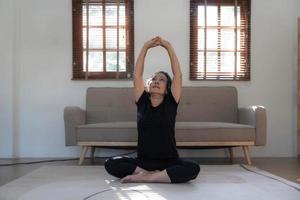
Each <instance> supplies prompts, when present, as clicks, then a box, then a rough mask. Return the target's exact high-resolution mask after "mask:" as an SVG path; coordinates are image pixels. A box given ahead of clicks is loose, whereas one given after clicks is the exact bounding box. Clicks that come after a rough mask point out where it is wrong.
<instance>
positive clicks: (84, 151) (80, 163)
mask: <svg viewBox="0 0 300 200" xmlns="http://www.w3.org/2000/svg"><path fill="white" fill-rule="evenodd" d="M88 148H89V147H88V146H82V147H81V152H80V158H79V165H82V163H83V161H84V158H85V154H86V152H87V150H88Z"/></svg>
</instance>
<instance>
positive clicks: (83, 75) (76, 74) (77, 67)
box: [72, 0, 134, 80]
mask: <svg viewBox="0 0 300 200" xmlns="http://www.w3.org/2000/svg"><path fill="white" fill-rule="evenodd" d="M86 2H88V4H87V5H90V4H102V6H104V8H105V5H107V4H117V5H119V4H124V5H125V18H126V19H125V20H126V23H125V24H126V25H125V35H126V44H125V50H120V49H118V47H117V49H107V48H106V46H105V44H106V41H105V31H103V52H106V51H112V50H114V52H118V51H119V52H126V58H125V59H126V64H125V65H126V66H125V67H126V71H119V65H118V62H119V59H118V58H117V71H116V72H107V71H105V69H106V65H105V64H104V66H103V70H104V72H91V71H90V72H85V71H87V70H85V71H84V67H86V66H83V35H82V29H83V22H82V9H83V8H82V5H83V4H85V5H86ZM87 7H88V6H87ZM102 10H103V14H104V13H105V9H102ZM103 14H102V17H103V18H104V15H103ZM72 19H73V74H72V80H99V79H115V80H118V79H132V76H133V69H134V27H133V26H134V5H133V0H72ZM118 25H119V24H118ZM102 26H103V30H105V28H107V27H110V26H106V24H105V20H103V24H102ZM114 27H116V26H114ZM117 27H118V26H117ZM121 27H122V26H121V25H119V28H121ZM119 28H117V31H118V32H119ZM117 35H118V34H117ZM117 40H118V41H119V38H117ZM87 43H88V37H87ZM117 43H119V42H117ZM117 46H118V45H117ZM87 49H88V50H87V51H90V50H89V47H88V46H87ZM118 54H119V53H117V55H118ZM105 55H106V54H105V53H104V56H103V62H104V63H105V62H106V60H105V59H106V56H105ZM87 62H88V60H87ZM87 65H88V64H87Z"/></svg>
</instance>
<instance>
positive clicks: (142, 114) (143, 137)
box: [136, 91, 178, 160]
mask: <svg viewBox="0 0 300 200" xmlns="http://www.w3.org/2000/svg"><path fill="white" fill-rule="evenodd" d="M136 105H137V128H138V149H137V155H138V158H139V159H151V160H152V159H153V160H160V159H176V158H178V153H177V150H176V141H175V121H176V114H177V106H178V104H177V103H176V101H175V99H174V97H173V95H172V94H171V93H170V94H167V95H166V96H165V97H164V100H163V102H162V103H161V104H160V105H158V106H157V107H153V106H152V104H151V100H150V94H149V93H147V92H146V91H144V92H143V94H142V95H141V97H140V98H139V100H138V101H137V102H136Z"/></svg>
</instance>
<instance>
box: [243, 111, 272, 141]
mask: <svg viewBox="0 0 300 200" xmlns="http://www.w3.org/2000/svg"><path fill="white" fill-rule="evenodd" d="M239 123H240V124H248V125H252V126H254V127H255V145H256V146H264V145H266V138H267V116H266V109H265V108H264V107H263V106H259V105H255V106H249V107H244V108H239Z"/></svg>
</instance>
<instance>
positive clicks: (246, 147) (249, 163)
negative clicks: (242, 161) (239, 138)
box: [243, 146, 251, 165]
mask: <svg viewBox="0 0 300 200" xmlns="http://www.w3.org/2000/svg"><path fill="white" fill-rule="evenodd" d="M243 150H244V154H245V158H246V161H247V164H248V165H251V158H250V150H249V146H243Z"/></svg>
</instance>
